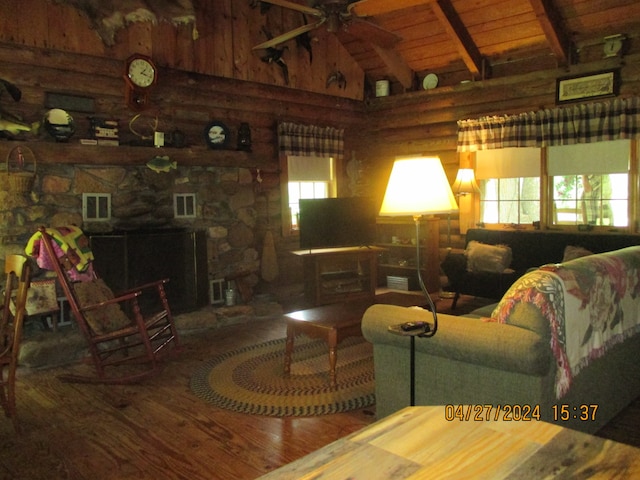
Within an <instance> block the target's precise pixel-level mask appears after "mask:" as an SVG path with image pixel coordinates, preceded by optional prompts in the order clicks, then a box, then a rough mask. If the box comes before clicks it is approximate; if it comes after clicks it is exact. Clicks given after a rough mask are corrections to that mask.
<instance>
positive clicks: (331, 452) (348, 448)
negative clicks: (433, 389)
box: [260, 406, 640, 480]
mask: <svg viewBox="0 0 640 480" xmlns="http://www.w3.org/2000/svg"><path fill="white" fill-rule="evenodd" d="M484 412H486V410H485V411H484ZM484 412H483V413H484ZM451 413H452V410H451V409H450V407H449V408H448V407H444V406H432V407H407V408H405V409H403V410H400V411H399V412H397V413H395V414H393V415H390V416H389V417H386V418H384V419H382V420H379V421H378V422H376V423H374V424H372V425H370V426H368V427H366V428H364V429H362V430H360V431H358V432H355V433H352V434H351V435H349V436H347V437H345V438H342V439H340V440H337V441H336V442H333V443H331V444H329V445H327V446H326V447H324V448H321V449H320V450H317V451H316V452H313V453H311V454H309V455H307V456H306V457H303V458H301V459H299V460H296V461H295V462H292V463H290V464H289V465H285V466H283V467H281V468H279V469H277V470H274V471H273V472H271V473H269V474H267V475H264V476H262V477H260V478H261V479H263V480H266V479H278V480H284V479H301V478H305V479H311V478H314V479H316V478H317V479H320V478H322V479H335V480H338V479H340V480H343V479H350V480H355V479H363V480H365V479H366V480H373V479H385V480H398V479H409V478H410V479H438V478H447V479H457V478H465V479H466V478H491V479H503V478H517V479H525V480H526V479H531V480H539V479H541V478H551V477H558V478H603V479H604V478H607V479H608V478H640V449H638V448H635V447H632V446H629V445H624V444H622V443H617V442H614V441H612V440H604V439H602V438H599V437H595V436H592V435H587V434H585V433H581V432H577V431H575V430H570V429H567V428H563V427H559V426H557V425H554V424H551V423H546V422H541V421H536V420H533V421H504V420H503V417H502V416H501V415H500V414H498V417H499V418H498V420H494V419H493V415H494V414H495V413H496V411H495V409H493V410H492V411H491V412H489V413H490V414H491V419H490V420H488V421H484V420H483V421H480V420H478V421H473V420H469V421H465V420H459V419H457V418H456V419H454V420H447V418H445V416H446V415H450V414H451ZM471 417H472V418H473V414H472V415H471ZM483 418H484V417H483Z"/></svg>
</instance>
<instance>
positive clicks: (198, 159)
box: [0, 141, 276, 170]
mask: <svg viewBox="0 0 640 480" xmlns="http://www.w3.org/2000/svg"><path fill="white" fill-rule="evenodd" d="M16 146H25V147H29V148H30V149H31V150H32V151H33V153H34V155H35V156H36V161H37V163H38V164H68V165H74V164H77V165H101V166H105V165H109V166H135V165H144V164H146V163H147V162H148V161H149V160H151V159H152V158H153V157H154V156H156V155H168V156H169V157H170V158H171V160H174V161H176V162H178V166H210V167H245V168H261V169H265V170H269V169H273V167H274V164H275V163H276V161H275V160H272V161H269V159H268V158H266V157H265V156H264V155H256V154H254V153H251V152H244V151H237V150H211V149H209V148H207V147H205V146H192V147H185V148H167V147H162V148H153V147H130V146H123V145H121V146H119V147H106V146H97V145H80V144H78V143H55V142H44V141H25V142H20V141H0V160H1V161H2V163H4V162H5V160H6V158H7V154H8V153H9V151H10V150H11V149H13V148H14V147H16Z"/></svg>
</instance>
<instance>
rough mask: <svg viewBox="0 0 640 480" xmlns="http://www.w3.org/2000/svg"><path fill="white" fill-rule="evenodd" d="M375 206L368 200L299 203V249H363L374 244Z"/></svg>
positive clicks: (336, 199) (363, 198)
mask: <svg viewBox="0 0 640 480" xmlns="http://www.w3.org/2000/svg"><path fill="white" fill-rule="evenodd" d="M377 214H378V211H377V208H376V205H375V202H374V201H373V199H371V198H368V197H340V198H315V199H301V200H300V217H299V219H298V226H299V229H300V248H302V249H314V248H331V247H361V246H368V245H371V244H373V243H374V241H375V233H376V216H377Z"/></svg>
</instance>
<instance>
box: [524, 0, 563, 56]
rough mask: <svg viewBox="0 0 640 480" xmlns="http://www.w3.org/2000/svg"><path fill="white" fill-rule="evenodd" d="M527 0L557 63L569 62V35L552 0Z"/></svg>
mask: <svg viewBox="0 0 640 480" xmlns="http://www.w3.org/2000/svg"><path fill="white" fill-rule="evenodd" d="M529 2H530V3H531V7H533V11H534V13H535V14H536V18H537V19H538V22H540V26H541V27H542V31H543V32H544V35H545V37H546V38H547V41H548V42H549V46H550V47H551V51H552V52H553V54H554V55H555V57H556V58H557V59H558V63H559V64H560V65H567V64H569V62H570V60H571V48H572V45H571V37H570V35H569V33H568V32H567V31H566V29H565V28H564V27H563V21H562V17H561V16H560V13H559V12H558V10H557V8H556V6H555V4H554V3H553V0H529Z"/></svg>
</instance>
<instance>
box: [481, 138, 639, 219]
mask: <svg viewBox="0 0 640 480" xmlns="http://www.w3.org/2000/svg"><path fill="white" fill-rule="evenodd" d="M633 149H634V143H633V142H632V141H630V140H612V141H605V142H594V143H580V144H575V145H562V146H552V147H546V148H542V149H538V148H504V149H495V150H482V151H478V152H476V176H477V178H478V184H479V186H480V221H481V222H483V223H489V224H491V223H502V224H512V223H513V224H531V223H532V222H535V221H539V220H540V217H541V212H543V211H544V212H548V213H547V215H546V217H545V218H546V219H547V220H546V221H547V222H548V224H549V225H557V226H563V225H566V226H571V225H573V226H577V225H590V226H597V227H628V226H629V225H631V222H630V210H629V208H630V203H631V198H630V197H631V194H630V173H629V172H631V171H632V170H633V169H632V167H631V164H632V158H633V153H632V152H633ZM543 154H544V155H543ZM543 158H546V168H544V169H543V160H542V159H543ZM544 171H546V172H547V173H548V178H549V181H548V184H547V185H548V193H543V194H542V196H541V192H542V188H543V186H542V184H541V178H542V173H541V172H544Z"/></svg>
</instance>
